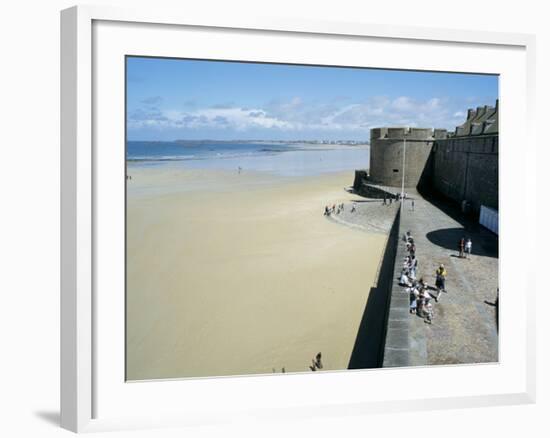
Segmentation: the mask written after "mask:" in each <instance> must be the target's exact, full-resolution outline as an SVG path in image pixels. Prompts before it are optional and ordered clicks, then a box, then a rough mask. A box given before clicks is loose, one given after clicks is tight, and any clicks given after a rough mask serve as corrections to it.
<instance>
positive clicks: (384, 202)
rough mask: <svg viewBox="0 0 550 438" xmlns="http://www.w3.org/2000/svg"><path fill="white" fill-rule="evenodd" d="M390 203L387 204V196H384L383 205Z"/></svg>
mask: <svg viewBox="0 0 550 438" xmlns="http://www.w3.org/2000/svg"><path fill="white" fill-rule="evenodd" d="M387 204H388V203H387V202H386V195H384V200H383V201H382V205H387Z"/></svg>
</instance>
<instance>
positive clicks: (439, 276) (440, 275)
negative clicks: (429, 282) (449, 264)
mask: <svg viewBox="0 0 550 438" xmlns="http://www.w3.org/2000/svg"><path fill="white" fill-rule="evenodd" d="M446 276H447V271H446V270H445V266H444V265H443V263H442V264H440V265H439V268H437V270H436V271H435V287H436V288H437V296H436V297H435V302H436V303H437V302H438V301H439V297H440V296H441V292H442V291H444V290H445V277H446Z"/></svg>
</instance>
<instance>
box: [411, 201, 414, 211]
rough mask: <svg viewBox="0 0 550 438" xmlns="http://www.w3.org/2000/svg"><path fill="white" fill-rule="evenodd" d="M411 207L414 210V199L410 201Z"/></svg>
mask: <svg viewBox="0 0 550 438" xmlns="http://www.w3.org/2000/svg"><path fill="white" fill-rule="evenodd" d="M411 209H412V211H414V199H413V200H412V201H411Z"/></svg>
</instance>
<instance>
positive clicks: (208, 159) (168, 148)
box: [126, 140, 369, 176]
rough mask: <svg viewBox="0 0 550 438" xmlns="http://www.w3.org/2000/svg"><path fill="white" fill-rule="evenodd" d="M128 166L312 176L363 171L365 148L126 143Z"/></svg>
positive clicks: (252, 143)
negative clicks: (346, 171) (239, 170)
mask: <svg viewBox="0 0 550 438" xmlns="http://www.w3.org/2000/svg"><path fill="white" fill-rule="evenodd" d="M126 161H127V163H128V165H129V166H139V167H150V166H155V167H157V166H172V167H173V166H176V167H184V168H187V169H210V170H238V169H239V168H240V169H241V170H242V171H247V170H248V171H255V172H269V173H272V174H275V175H281V176H312V175H319V174H322V173H333V172H341V171H345V170H354V169H359V168H367V167H368V165H369V146H368V145H365V144H361V145H347V144H346V145H342V144H323V143H295V142H292V143H282V142H275V141H274V142H268V141H262V142H238V141H235V142H231V141H227V142H218V141H212V142H209V141H206V140H204V141H196V142H182V141H128V142H127V143H126Z"/></svg>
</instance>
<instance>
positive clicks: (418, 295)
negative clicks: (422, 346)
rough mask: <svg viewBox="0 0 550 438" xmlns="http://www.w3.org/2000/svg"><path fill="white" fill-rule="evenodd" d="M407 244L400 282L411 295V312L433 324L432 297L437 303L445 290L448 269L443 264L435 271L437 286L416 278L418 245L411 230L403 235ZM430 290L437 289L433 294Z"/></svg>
mask: <svg viewBox="0 0 550 438" xmlns="http://www.w3.org/2000/svg"><path fill="white" fill-rule="evenodd" d="M403 240H404V241H405V244H406V246H407V252H408V255H407V256H406V257H405V259H404V260H403V268H402V270H401V277H400V279H399V284H400V285H401V286H405V287H406V288H407V289H406V291H407V292H408V293H409V296H410V310H409V311H410V313H412V314H416V315H418V316H420V317H421V318H423V319H424V321H425V322H427V323H429V324H431V323H432V321H433V316H434V307H433V304H432V303H431V300H432V298H434V299H435V302H436V303H437V302H438V301H439V298H440V297H441V292H443V291H445V278H446V277H447V271H446V270H445V266H444V265H443V264H441V265H439V267H438V268H437V270H436V272H435V288H434V287H432V286H428V284H427V283H426V282H425V280H424V278H420V279H419V280H417V279H416V277H417V276H416V274H417V271H418V259H417V258H416V245H415V243H414V238H413V237H412V235H411V232H410V231H407V233H406V234H405V235H404V236H403ZM430 290H435V291H436V295H432V294H431V292H430Z"/></svg>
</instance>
